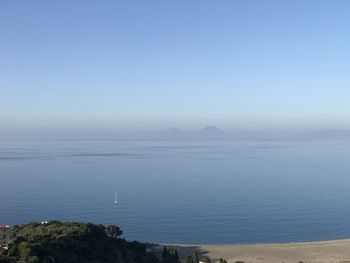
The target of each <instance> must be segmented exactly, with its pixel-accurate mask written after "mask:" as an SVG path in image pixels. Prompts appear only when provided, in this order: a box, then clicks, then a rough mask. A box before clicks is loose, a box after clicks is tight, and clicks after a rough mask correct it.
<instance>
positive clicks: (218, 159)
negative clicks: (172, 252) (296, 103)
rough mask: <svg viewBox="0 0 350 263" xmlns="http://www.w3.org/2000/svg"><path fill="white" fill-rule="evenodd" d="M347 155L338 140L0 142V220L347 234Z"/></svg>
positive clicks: (209, 235)
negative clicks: (115, 201) (70, 221)
mask: <svg viewBox="0 0 350 263" xmlns="http://www.w3.org/2000/svg"><path fill="white" fill-rule="evenodd" d="M349 156H350V141H339V140H338V141H17V142H15V141H1V142H0V223H6V224H10V225H13V224H19V223H25V222H28V221H30V220H39V221H42V220H50V219H60V220H77V221H89V222H94V223H103V224H117V225H119V226H120V227H121V228H122V229H123V231H124V236H125V237H126V238H128V239H131V240H133V239H137V240H140V241H149V242H163V243H263V242H290V241H309V240H326V239H337V238H345V237H350V178H349V176H350V161H349V160H350V159H349ZM115 189H118V199H119V200H118V201H119V203H118V205H117V206H115V205H114V203H113V200H114V192H115Z"/></svg>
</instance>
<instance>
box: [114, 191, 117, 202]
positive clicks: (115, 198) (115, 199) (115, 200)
mask: <svg viewBox="0 0 350 263" xmlns="http://www.w3.org/2000/svg"><path fill="white" fill-rule="evenodd" d="M114 204H118V193H117V190H115V193H114Z"/></svg>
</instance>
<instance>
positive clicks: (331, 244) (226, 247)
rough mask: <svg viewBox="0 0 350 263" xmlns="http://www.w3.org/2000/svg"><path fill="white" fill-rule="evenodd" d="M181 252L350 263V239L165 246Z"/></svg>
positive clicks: (248, 262)
mask: <svg viewBox="0 0 350 263" xmlns="http://www.w3.org/2000/svg"><path fill="white" fill-rule="evenodd" d="M164 245H165V246H168V247H174V248H176V249H177V250H178V252H179V256H180V258H181V259H185V257H186V256H187V255H188V254H191V253H193V252H194V251H197V252H198V254H199V255H200V256H201V257H203V256H209V257H210V258H211V259H212V260H214V261H215V260H218V259H219V258H223V259H225V260H227V261H228V262H229V263H235V262H236V261H244V262H245V263H258V262H260V263H265V262H266V263H267V262H271V263H274V262H276V263H282V262H286V263H289V262H294V263H296V262H300V261H303V262H315V263H316V262H319V263H322V262H324V263H325V262H330V263H335V262H337V263H350V238H346V239H335V240H325V241H307V242H289V243H261V244H164Z"/></svg>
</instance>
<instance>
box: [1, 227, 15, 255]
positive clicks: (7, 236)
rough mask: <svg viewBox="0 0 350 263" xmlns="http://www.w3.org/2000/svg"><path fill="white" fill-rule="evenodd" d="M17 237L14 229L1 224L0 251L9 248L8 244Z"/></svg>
mask: <svg viewBox="0 0 350 263" xmlns="http://www.w3.org/2000/svg"><path fill="white" fill-rule="evenodd" d="M14 239H15V234H14V232H13V229H12V228H11V227H9V226H6V225H1V224H0V251H4V250H7V249H8V245H9V244H10V243H11V242H12V241H13V240H14Z"/></svg>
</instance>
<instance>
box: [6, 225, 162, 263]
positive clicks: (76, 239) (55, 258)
mask: <svg viewBox="0 0 350 263" xmlns="http://www.w3.org/2000/svg"><path fill="white" fill-rule="evenodd" d="M14 230H15V233H16V236H17V239H16V240H15V241H14V243H13V244H12V246H11V247H10V249H9V250H8V251H7V253H6V254H5V255H1V256H0V262H1V263H8V262H11V263H12V262H18V263H22V262H23V263H24V262H28V263H37V262H40V263H85V262H86V263H102V262H103V263H108V262H116V263H159V259H158V258H157V256H156V255H155V254H154V253H152V252H149V251H148V250H147V246H146V244H144V243H140V242H136V241H134V242H129V241H127V240H125V239H124V238H121V234H122V231H121V230H120V228H119V227H118V226H114V225H111V226H104V225H96V224H90V223H77V222H59V221H50V222H47V223H43V224H41V223H37V222H32V223H29V224H25V225H21V226H14Z"/></svg>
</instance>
